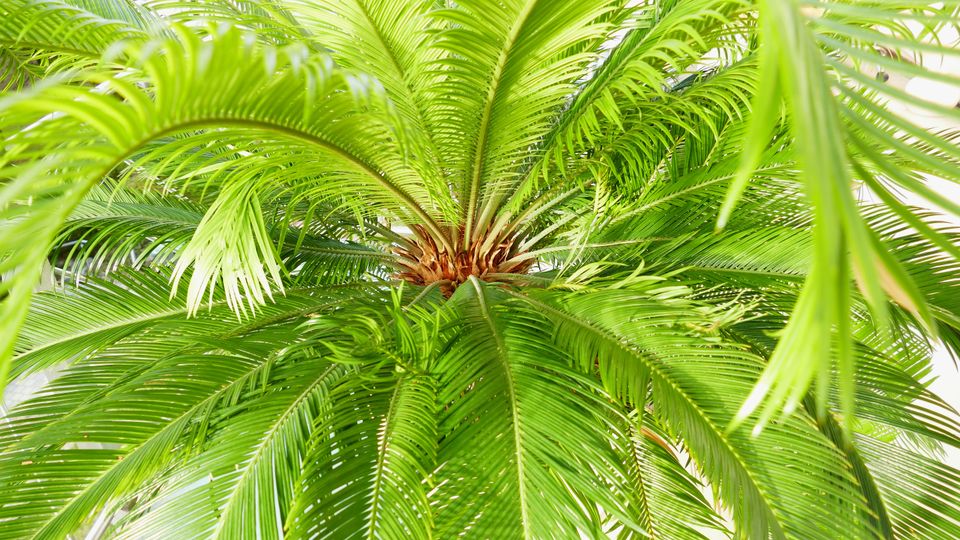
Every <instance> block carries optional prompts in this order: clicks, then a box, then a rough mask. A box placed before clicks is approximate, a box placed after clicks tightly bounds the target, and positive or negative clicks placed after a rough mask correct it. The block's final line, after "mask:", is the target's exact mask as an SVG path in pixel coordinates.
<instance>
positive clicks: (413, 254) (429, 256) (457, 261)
mask: <svg viewBox="0 0 960 540" xmlns="http://www.w3.org/2000/svg"><path fill="white" fill-rule="evenodd" d="M412 228H413V232H414V234H415V237H414V238H413V239H412V240H413V243H414V245H413V246H410V247H406V248H404V247H395V248H394V249H393V252H394V253H396V254H397V255H399V256H400V261H399V262H400V264H401V265H402V266H403V267H404V269H405V270H404V271H403V272H399V273H398V274H396V277H397V278H399V279H402V280H404V281H408V282H410V283H415V284H417V285H429V284H431V283H436V282H440V290H441V291H442V292H443V294H444V296H447V297H449V296H450V295H451V294H453V291H454V290H456V288H457V286H458V285H460V284H461V283H463V282H465V281H467V279H469V278H470V276H476V277H477V279H482V280H487V281H488V280H489V279H488V277H489V276H490V275H491V274H525V273H526V272H527V270H529V269H530V266H531V265H532V264H533V260H532V259H523V260H519V261H518V260H516V257H517V256H518V255H521V253H520V252H519V251H518V250H517V249H516V242H515V240H516V238H515V237H512V236H508V237H506V238H501V239H499V240H498V241H496V242H494V243H493V244H492V246H490V247H489V248H487V249H486V250H483V251H481V248H482V247H483V244H484V242H485V241H486V238H483V237H481V238H480V239H479V240H477V241H475V242H473V243H471V244H470V245H469V246H467V247H466V249H463V248H461V249H460V251H459V252H458V253H456V254H454V255H453V256H451V255H450V254H449V253H448V252H447V251H446V250H445V249H444V248H443V247H442V246H438V245H437V243H436V242H435V241H434V239H433V238H431V236H430V234H429V233H428V232H427V231H426V229H424V228H423V227H421V226H419V225H414V226H413V227H412ZM458 240H459V242H458V244H457V245H458V246H462V245H463V229H462V228H461V230H460V238H458Z"/></svg>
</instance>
